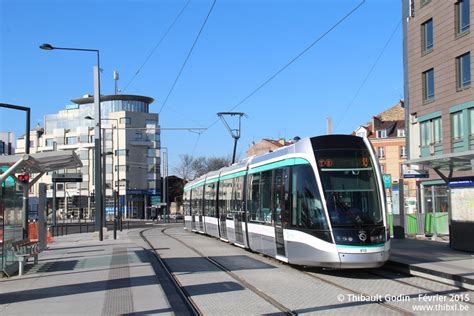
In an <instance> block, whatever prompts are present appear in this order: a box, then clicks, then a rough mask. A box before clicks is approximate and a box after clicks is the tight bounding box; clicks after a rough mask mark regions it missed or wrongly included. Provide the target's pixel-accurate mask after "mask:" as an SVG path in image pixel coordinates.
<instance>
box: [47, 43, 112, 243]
mask: <svg viewBox="0 0 474 316" xmlns="http://www.w3.org/2000/svg"><path fill="white" fill-rule="evenodd" d="M39 48H41V49H44V50H72V51H82V52H95V53H96V54H97V66H94V109H95V127H94V148H95V167H94V173H95V175H94V177H95V185H96V187H97V188H98V189H97V190H96V215H95V216H96V218H95V229H96V230H98V231H99V240H100V241H102V240H104V235H103V234H104V233H103V223H104V208H103V195H102V185H103V183H102V177H101V174H102V166H101V162H100V156H101V155H100V152H101V151H100V144H101V141H102V139H101V135H100V134H101V133H100V130H101V125H100V121H101V109H100V57H99V50H98V49H86V48H71V47H54V46H52V45H50V44H42V45H41V46H40V47H39ZM97 210H98V212H97Z"/></svg>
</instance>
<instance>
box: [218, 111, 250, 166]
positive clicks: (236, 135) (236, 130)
mask: <svg viewBox="0 0 474 316" xmlns="http://www.w3.org/2000/svg"><path fill="white" fill-rule="evenodd" d="M226 115H228V116H238V117H239V128H234V129H232V128H231V127H230V126H229V124H228V123H227V121H226V120H225V117H224V116H226ZM244 115H245V113H243V112H219V113H217V116H219V118H220V119H221V121H222V122H223V123H224V125H225V127H227V130H228V131H229V133H230V136H232V138H233V139H234V153H233V154H232V163H234V162H235V153H236V150H237V141H238V140H239V138H240V130H241V118H242V116H244ZM245 116H246V115H245Z"/></svg>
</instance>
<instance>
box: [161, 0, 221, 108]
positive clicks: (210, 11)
mask: <svg viewBox="0 0 474 316" xmlns="http://www.w3.org/2000/svg"><path fill="white" fill-rule="evenodd" d="M216 1H217V0H213V2H212V5H211V8H210V9H209V12H208V13H207V16H206V18H205V19H204V22H203V23H202V25H201V28H200V29H199V32H198V34H197V35H196V38H195V39H194V42H193V45H192V46H191V48H190V49H189V52H188V54H187V56H186V58H185V59H184V62H183V64H182V65H181V68H180V69H179V72H178V74H177V76H176V78H175V80H174V82H173V84H172V85H171V88H170V90H169V91H168V95H167V96H166V98H165V100H164V101H163V104H162V105H161V108H160V110H159V111H158V114H161V111H163V108H164V107H165V106H166V103H167V102H168V99H169V97H170V95H171V93H172V92H173V90H174V87H175V86H176V83H177V82H178V80H179V77H181V74H182V73H183V70H184V67H185V66H186V64H187V62H188V60H189V57H191V54H192V52H193V50H194V47H195V46H196V43H197V41H198V40H199V37H200V36H201V33H202V31H203V29H204V27H205V26H206V23H207V20H208V19H209V16H210V15H211V13H212V10H213V9H214V6H215V5H216Z"/></svg>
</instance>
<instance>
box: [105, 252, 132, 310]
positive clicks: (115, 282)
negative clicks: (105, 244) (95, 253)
mask: <svg viewBox="0 0 474 316" xmlns="http://www.w3.org/2000/svg"><path fill="white" fill-rule="evenodd" d="M110 267H111V269H110V271H109V278H108V281H107V292H106V294H105V301H104V306H103V308H102V315H122V314H129V313H131V312H133V297H132V291H131V289H130V287H131V284H130V268H129V265H128V255H127V248H124V247H115V248H113V251H112V260H111V263H110Z"/></svg>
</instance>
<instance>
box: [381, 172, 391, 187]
mask: <svg viewBox="0 0 474 316" xmlns="http://www.w3.org/2000/svg"><path fill="white" fill-rule="evenodd" d="M382 177H383V187H384V188H385V189H390V187H391V186H392V175H390V174H384V175H383V176H382Z"/></svg>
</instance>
